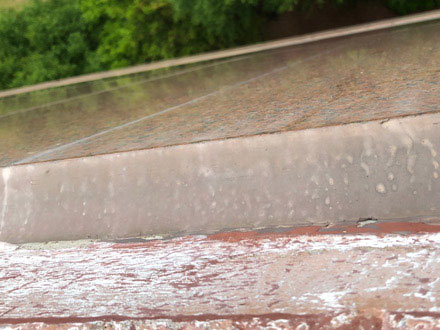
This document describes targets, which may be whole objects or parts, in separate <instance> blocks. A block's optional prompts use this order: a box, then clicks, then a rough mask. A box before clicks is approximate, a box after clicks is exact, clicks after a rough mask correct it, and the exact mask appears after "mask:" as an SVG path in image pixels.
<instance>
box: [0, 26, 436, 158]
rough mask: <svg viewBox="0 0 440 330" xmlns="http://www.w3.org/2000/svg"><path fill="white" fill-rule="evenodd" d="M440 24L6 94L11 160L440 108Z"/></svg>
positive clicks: (2, 152) (2, 133) (0, 103)
mask: <svg viewBox="0 0 440 330" xmlns="http://www.w3.org/2000/svg"><path fill="white" fill-rule="evenodd" d="M439 31H440V25H439V23H438V22H431V23H425V24H419V25H412V26H407V27H400V28H396V29H394V30H386V31H381V32H375V33H369V34H366V35H357V36H354V37H347V38H341V39H337V40H328V41H321V42H317V43H312V44H307V45H302V46H295V47H291V48H284V49H280V50H276V51H269V52H263V53H258V54H253V55H249V56H243V57H239V58H233V59H229V60H222V61H216V62H212V63H205V64H202V65H191V66H188V67H183V68H172V69H169V70H166V69H163V70H158V71H153V72H150V73H144V74H138V75H133V76H127V77H121V78H112V79H109V80H104V81H96V82H92V83H87V84H79V85H73V86H66V87H62V88H56V89H50V90H45V91H39V92H34V93H28V94H22V95H16V96H14V97H8V98H2V99H0V116H1V118H0V139H1V141H2V143H1V144H0V165H2V166H7V165H11V164H14V163H22V162H25V163H27V162H37V161H43V160H54V159H65V158H71V157H80V156H87V155H96V154H105V153H111V152H120V151H127V150H133V149H145V148H154V147H163V146H169V145H176V144H185V143H193V142H198V141H206V140H216V139H224V138H231V137H237V136H249V135H257V134H262V133H270V132H280V131H289V130H298V129H305V128H313V127H322V126H328V125H338V124H345V123H351V122H359V121H368V120H374V119H381V118H390V117H395V116H403V115H410V114H421V113H427V112H434V111H438V110H439V108H438V105H439V103H440V93H439V91H440V87H439V79H440V73H439V67H440V49H439V45H440V33H439Z"/></svg>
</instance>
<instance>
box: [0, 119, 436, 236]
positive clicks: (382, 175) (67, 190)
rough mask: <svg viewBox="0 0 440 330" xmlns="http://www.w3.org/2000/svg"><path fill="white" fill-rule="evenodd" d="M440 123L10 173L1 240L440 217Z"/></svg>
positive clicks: (4, 183)
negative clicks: (370, 218) (362, 219)
mask: <svg viewBox="0 0 440 330" xmlns="http://www.w3.org/2000/svg"><path fill="white" fill-rule="evenodd" d="M439 123H440V115H439V114H431V115H421V116H415V117H405V118H399V119H391V120H389V121H386V122H368V123H359V124H349V125H343V126H333V127H324V128H317V129H309V130H301V131H293V132H285V133H279V134H268V135H260V136H252V137H242V138H237V139H228V140H219V141H211V142H206V143H196V144H189V145H180V146H174V147H168V148H157V149H149V150H140V151H132V152H126V153H119V154H109V155H103V156H93V157H85V158H78V159H70V160H62V161H54V162H48V163H36V164H29V165H19V166H13V167H7V168H2V169H1V171H2V176H1V180H0V201H1V206H0V207H1V211H0V240H2V241H9V242H27V241H45V240H60V239H79V238H97V237H99V238H108V237H127V236H137V235H145V234H164V233H167V234H169V233H178V232H201V233H207V232H214V231H218V230H225V229H227V228H256V227H264V226H286V225H287V226H291V225H304V224H308V225H310V224H324V223H329V222H330V223H341V222H344V221H355V220H358V219H359V218H369V217H372V218H378V219H404V218H414V217H420V216H425V217H426V216H428V217H429V216H438V215H440V210H439V206H438V201H439V198H440V196H439V194H440V184H439V182H440V181H439V175H440V174H439V173H440V169H439V168H438V167H439V162H440V159H439V155H438V152H439V147H440V130H439V129H438V124H439Z"/></svg>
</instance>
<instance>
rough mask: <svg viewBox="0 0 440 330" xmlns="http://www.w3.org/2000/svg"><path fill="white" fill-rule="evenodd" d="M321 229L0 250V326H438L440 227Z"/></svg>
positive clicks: (399, 225)
mask: <svg viewBox="0 0 440 330" xmlns="http://www.w3.org/2000/svg"><path fill="white" fill-rule="evenodd" d="M324 229H326V230H327V231H325V230H324ZM328 229H329V228H315V227H311V228H297V229H293V230H291V231H289V232H284V233H270V232H269V233H262V232H260V233H256V232H235V233H222V234H218V235H210V236H192V237H181V238H175V239H171V240H155V241H142V240H139V239H137V240H135V241H132V242H130V241H126V242H124V243H122V242H119V243H105V242H100V243H99V242H90V243H83V244H82V245H78V244H77V243H72V246H69V245H68V243H63V244H61V245H60V246H57V245H56V244H55V245H45V244H37V245H36V244H27V245H23V246H15V245H10V244H2V245H1V246H0V291H1V292H2V293H3V295H2V300H1V301H0V324H1V327H9V328H11V329H19V328H20V329H29V328H37V327H40V328H42V329H54V328H68V327H76V328H78V329H83V328H84V329H96V328H105V327H107V328H108V327H115V328H121V329H133V328H136V327H137V328H141V329H142V328H145V329H204V328H210V329H258V328H262V329H326V328H340V329H344V328H345V329H349V328H359V327H360V326H361V325H362V326H363V327H364V329H407V328H413V327H415V326H416V325H417V326H419V327H422V328H423V329H435V328H437V327H438V326H439V318H440V310H439V306H440V305H439V302H440V291H439V290H440V282H439V278H438V274H439V271H440V255H439V253H440V249H439V244H440V236H439V235H440V233H439V231H440V226H433V225H426V224H423V223H412V224H408V223H384V224H380V223H379V224H377V223H376V224H368V225H366V226H363V227H361V228H359V227H345V228H339V229H338V228H335V229H334V233H337V232H343V231H346V232H350V231H351V232H356V231H359V232H361V231H362V232H364V234H360V233H358V234H357V235H351V234H346V235H341V234H338V235H334V234H331V235H324V234H323V232H326V233H329V232H331V230H330V231H329V230H328ZM330 229H331V228H330ZM396 232H399V234H396ZM403 232H404V233H405V234H402V233H403ZM424 232H431V233H424ZM305 233H310V234H311V235H309V236H304V234H305ZM317 233H320V234H319V235H316V234H317ZM373 233H374V234H373Z"/></svg>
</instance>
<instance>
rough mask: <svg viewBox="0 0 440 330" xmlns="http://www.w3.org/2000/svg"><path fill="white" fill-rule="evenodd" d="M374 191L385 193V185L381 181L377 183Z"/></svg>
mask: <svg viewBox="0 0 440 330" xmlns="http://www.w3.org/2000/svg"><path fill="white" fill-rule="evenodd" d="M376 191H377V192H378V193H380V194H385V193H386V192H387V190H386V189H385V186H384V185H383V184H382V183H378V184H377V185H376Z"/></svg>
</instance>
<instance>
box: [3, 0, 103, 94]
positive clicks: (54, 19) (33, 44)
mask: <svg viewBox="0 0 440 330" xmlns="http://www.w3.org/2000/svg"><path fill="white" fill-rule="evenodd" d="M92 46H93V42H92V41H91V40H90V38H89V36H88V32H87V29H86V25H85V24H84V19H83V17H82V14H81V11H80V10H79V7H78V5H77V4H76V3H75V1H61V0H45V1H44V2H43V1H40V0H37V1H33V2H31V3H30V4H29V5H27V6H25V7H24V8H23V10H20V11H13V10H8V11H2V12H1V13H0V63H1V64H0V87H2V88H5V87H15V86H21V85H24V84H34V83H38V82H42V81H45V80H51V79H57V78H60V77H66V76H72V75H78V74H82V73H85V72H90V71H93V70H95V69H97V68H99V66H98V67H97V66H96V65H95V64H94V63H93V61H92V59H93V58H94V57H93V56H92V54H93V47H92Z"/></svg>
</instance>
